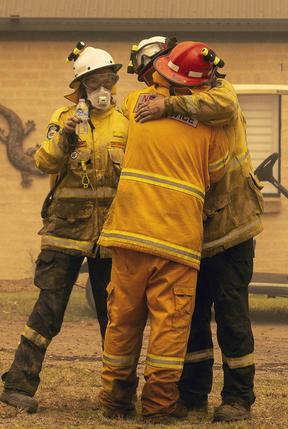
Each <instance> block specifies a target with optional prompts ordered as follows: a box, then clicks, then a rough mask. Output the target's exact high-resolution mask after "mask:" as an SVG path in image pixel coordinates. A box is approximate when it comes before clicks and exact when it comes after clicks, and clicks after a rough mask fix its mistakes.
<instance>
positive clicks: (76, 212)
mask: <svg viewBox="0 0 288 429" xmlns="http://www.w3.org/2000/svg"><path fill="white" fill-rule="evenodd" d="M74 112H75V106H73V107H64V108H61V109H58V110H57V111H56V112H55V113H54V114H53V116H52V118H51V121H50V123H49V125H48V131H47V138H46V140H45V141H44V142H43V143H42V145H41V148H40V149H39V150H38V151H37V152H36V154H35V161H36V165H37V166H38V167H39V168H40V169H41V170H42V171H45V172H46V173H50V174H51V173H52V174H55V173H56V174H61V172H63V169H67V173H66V175H65V177H64V179H63V180H62V182H61V183H60V185H59V186H58V188H57V190H56V192H55V195H54V199H53V202H52V204H51V205H50V207H49V210H48V217H47V218H46V219H43V223H44V226H43V228H42V229H41V231H40V235H41V236H42V240H41V246H42V249H55V250H57V249H58V250H59V249H61V250H63V251H65V252H66V253H71V254H81V255H86V256H91V255H93V254H95V250H96V244H97V240H98V237H99V234H100V231H101V229H102V226H103V223H104V220H105V218H106V215H107V212H108V209H109V207H110V204H111V202H112V200H113V198H114V195H115V191H116V187H117V183H118V180H119V174H120V167H121V164H122V161H123V157H124V148H125V145H126V140H127V128H128V121H127V119H126V118H125V117H124V116H123V115H122V114H121V113H119V112H118V111H116V109H115V108H114V107H113V108H111V109H110V110H109V111H106V112H101V113H96V111H95V110H92V111H91V115H90V119H91V124H89V128H88V132H87V133H86V134H80V138H78V141H77V143H76V147H75V148H69V144H68V141H67V136H65V133H63V132H62V130H63V126H64V123H65V122H66V120H67V119H68V118H69V117H71V116H73V114H74ZM101 256H102V257H106V256H108V254H107V250H106V251H105V249H104V252H102V253H101Z"/></svg>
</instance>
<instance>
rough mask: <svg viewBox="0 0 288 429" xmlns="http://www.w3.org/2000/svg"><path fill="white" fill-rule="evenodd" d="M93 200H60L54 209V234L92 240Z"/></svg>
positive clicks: (52, 218)
mask: <svg viewBox="0 0 288 429" xmlns="http://www.w3.org/2000/svg"><path fill="white" fill-rule="evenodd" d="M93 208H94V206H93V203H92V202H91V201H83V200H82V201H80V200H79V201H75V200H73V201H69V200H64V199H63V200H58V201H57V202H56V204H55V206H54V210H53V211H52V213H53V214H52V216H51V220H52V223H53V224H54V230H53V231H51V232H52V233H53V234H55V235H58V236H59V237H65V238H70V239H75V240H90V239H91V235H92V234H93V221H92V219H91V217H92V214H93Z"/></svg>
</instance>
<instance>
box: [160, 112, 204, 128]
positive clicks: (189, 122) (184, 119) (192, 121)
mask: <svg viewBox="0 0 288 429" xmlns="http://www.w3.org/2000/svg"><path fill="white" fill-rule="evenodd" d="M168 118H169V119H174V120H175V121H179V122H183V123H184V124H187V125H190V127H193V128H196V127H197V125H198V122H199V121H197V119H192V118H189V116H184V115H180V114H178V115H169V116H168Z"/></svg>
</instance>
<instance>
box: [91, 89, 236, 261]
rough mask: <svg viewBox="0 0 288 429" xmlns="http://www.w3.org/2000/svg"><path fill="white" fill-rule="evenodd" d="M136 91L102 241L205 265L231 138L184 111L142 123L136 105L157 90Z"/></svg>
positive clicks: (130, 98)
mask: <svg viewBox="0 0 288 429" xmlns="http://www.w3.org/2000/svg"><path fill="white" fill-rule="evenodd" d="M155 91H156V92H160V93H162V94H165V95H167V94H168V89H166V88H164V87H157V88H155V87H151V88H146V89H143V90H140V91H135V92H133V93H131V94H130V95H129V96H128V97H127V98H126V100H125V102H124V109H123V110H124V114H125V115H127V117H128V118H129V120H130V125H129V133H128V142H127V147H126V153H125V159H124V165H123V169H122V173H121V176H120V181H119V186H118V190H117V194H116V197H115V200H114V202H113V204H112V206H111V210H110V212H109V215H108V218H107V220H106V222H105V225H104V228H103V230H102V233H101V236H100V240H99V243H100V244H101V245H102V246H108V247H109V246H110V247H125V248H129V249H134V250H138V251H141V252H145V253H150V254H154V255H158V256H161V257H163V258H166V259H169V260H173V261H177V262H179V263H182V264H185V265H188V266H191V267H194V268H195V269H199V263H200V258H201V246H202V229H203V228H202V211H203V202H204V197H205V192H206V190H207V189H208V187H209V186H210V184H211V183H214V182H216V181H217V180H219V179H220V178H221V177H222V175H223V174H224V172H225V168H226V166H227V163H228V162H229V153H228V140H227V138H226V135H225V133H224V131H223V130H222V129H221V128H210V127H207V126H205V125H203V124H201V123H200V122H198V121H194V120H189V118H187V117H183V116H182V115H176V116H173V117H170V118H164V119H160V120H158V121H152V122H147V123H144V124H140V123H137V122H135V119H134V111H135V108H136V107H137V106H138V105H139V104H140V103H141V102H143V101H144V100H146V99H147V98H149V97H151V93H152V92H155Z"/></svg>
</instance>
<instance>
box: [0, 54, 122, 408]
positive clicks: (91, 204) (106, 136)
mask: <svg viewBox="0 0 288 429" xmlns="http://www.w3.org/2000/svg"><path fill="white" fill-rule="evenodd" d="M74 59H75V62H74V73H75V78H74V79H73V81H72V82H71V84H70V87H71V88H73V89H74V93H73V94H72V95H70V96H68V98H69V99H73V100H74V102H75V103H76V104H77V103H78V100H79V98H83V99H85V103H84V104H85V105H86V106H88V107H89V123H87V122H86V123H84V122H83V123H82V125H83V126H84V129H83V127H82V131H79V130H78V135H76V134H75V129H76V126H78V125H79V123H80V120H79V117H78V116H77V115H76V113H75V109H76V105H75V104H74V105H73V106H70V107H61V108H60V109H58V110H56V112H55V113H54V114H53V115H52V118H51V121H50V123H49V125H48V131H47V137H46V139H45V141H44V142H43V143H42V145H41V147H40V149H39V150H38V151H37V153H36V154H35V160H36V165H37V166H38V167H39V168H40V169H41V170H42V171H44V172H45V173H49V174H57V179H56V184H54V186H52V190H54V193H53V192H50V194H49V198H48V199H46V205H45V206H44V207H43V210H42V214H43V217H44V218H43V228H42V230H41V231H40V235H41V253H40V255H39V256H38V259H37V261H36V271H35V285H36V286H37V287H38V288H39V289H40V293H39V297H38V300H37V302H36V304H35V306H34V308H33V310H32V313H31V315H30V317H29V319H28V321H27V324H26V326H25V328H24V330H23V332H22V335H21V340H20V344H19V346H18V348H17V351H16V354H15V358H14V361H13V363H12V366H11V368H10V369H9V371H8V372H7V373H5V374H4V375H3V376H2V378H3V380H4V381H5V385H4V391H3V393H2V395H1V397H0V399H1V401H2V402H5V403H7V404H9V405H12V406H14V407H20V408H21V409H26V410H27V411H28V412H31V413H32V412H36V411H37V407H38V401H37V400H36V399H35V398H34V395H35V393H36V390H37V388H38V385H39V382H40V378H39V374H40V371H41V367H42V363H43V360H44V357H45V353H46V350H47V347H48V345H49V343H50V342H51V340H52V338H53V337H54V336H55V335H57V334H58V333H59V331H60V329H61V325H62V322H63V317H64V313H65V309H66V306H67V303H68V300H69V296H70V293H71V291H72V288H73V285H74V283H75V281H76V279H77V276H78V274H79V270H80V267H81V264H82V261H83V259H84V257H87V259H88V266H89V272H90V280H91V284H92V290H93V294H94V297H95V301H96V308H97V311H98V318H99V323H100V329H101V334H102V337H103V338H104V333H105V329H106V323H107V320H106V319H107V313H106V286H107V284H108V283H109V280H110V271H111V255H110V254H109V253H108V252H107V249H101V251H100V252H99V251H98V250H97V249H98V248H97V245H96V243H97V239H98V236H99V233H100V231H101V229H102V225H103V223H104V219H105V217H106V213H107V211H108V208H109V206H110V204H111V202H112V199H113V197H114V194H115V191H116V186H117V182H118V179H119V174H118V170H119V167H120V165H121V162H122V159H123V156H124V147H125V144H126V138H127V125H128V121H127V119H126V118H125V117H124V116H123V115H122V114H121V113H119V112H118V111H116V109H115V102H114V100H113V97H112V92H114V89H115V84H116V82H117V81H118V75H117V71H118V70H119V69H120V68H121V64H115V62H114V60H113V58H112V57H111V55H110V54H109V53H108V52H106V51H103V50H102V49H96V48H93V47H90V46H88V47H86V48H85V49H82V50H81V52H78V53H77V54H75V52H74ZM85 126H86V127H87V129H86V130H85ZM76 131H77V130H76ZM47 203H48V204H47Z"/></svg>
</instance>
